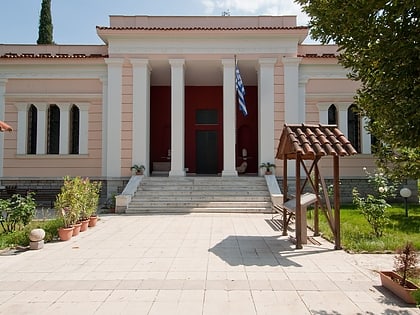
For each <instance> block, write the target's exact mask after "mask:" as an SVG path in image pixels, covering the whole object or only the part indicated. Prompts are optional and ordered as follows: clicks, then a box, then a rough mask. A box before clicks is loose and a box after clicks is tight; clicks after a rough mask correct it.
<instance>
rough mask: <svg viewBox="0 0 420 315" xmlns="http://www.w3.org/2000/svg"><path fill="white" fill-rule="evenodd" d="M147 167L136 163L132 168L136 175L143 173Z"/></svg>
mask: <svg viewBox="0 0 420 315" xmlns="http://www.w3.org/2000/svg"><path fill="white" fill-rule="evenodd" d="M145 169H146V168H145V167H144V165H137V164H134V165H133V166H132V167H131V170H132V171H134V172H135V174H136V175H143V173H144V170H145Z"/></svg>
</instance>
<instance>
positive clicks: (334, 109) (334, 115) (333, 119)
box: [328, 104, 338, 125]
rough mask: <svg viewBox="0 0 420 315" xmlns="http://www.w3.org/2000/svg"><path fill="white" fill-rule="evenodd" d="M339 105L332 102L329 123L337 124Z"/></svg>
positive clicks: (329, 109) (329, 108)
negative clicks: (336, 105)
mask: <svg viewBox="0 0 420 315" xmlns="http://www.w3.org/2000/svg"><path fill="white" fill-rule="evenodd" d="M337 124H338V121H337V107H335V105H334V104H331V106H330V107H328V125H337Z"/></svg>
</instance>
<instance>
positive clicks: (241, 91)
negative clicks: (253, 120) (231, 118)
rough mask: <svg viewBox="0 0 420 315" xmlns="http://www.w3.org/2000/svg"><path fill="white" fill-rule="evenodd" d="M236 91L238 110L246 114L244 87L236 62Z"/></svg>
mask: <svg viewBox="0 0 420 315" xmlns="http://www.w3.org/2000/svg"><path fill="white" fill-rule="evenodd" d="M235 73H236V80H235V81H236V92H237V93H238V102H239V110H240V111H241V112H242V114H243V115H244V116H246V115H248V111H247V110H246V106H245V87H244V83H243V82H242V78H241V74H240V72H239V68H238V64H236V70H235Z"/></svg>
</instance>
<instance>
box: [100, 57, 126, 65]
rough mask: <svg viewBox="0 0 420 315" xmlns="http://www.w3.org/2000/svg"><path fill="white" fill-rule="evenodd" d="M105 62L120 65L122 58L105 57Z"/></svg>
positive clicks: (122, 61)
mask: <svg viewBox="0 0 420 315" xmlns="http://www.w3.org/2000/svg"><path fill="white" fill-rule="evenodd" d="M105 63H106V64H107V65H108V66H122V64H123V63H124V58H105Z"/></svg>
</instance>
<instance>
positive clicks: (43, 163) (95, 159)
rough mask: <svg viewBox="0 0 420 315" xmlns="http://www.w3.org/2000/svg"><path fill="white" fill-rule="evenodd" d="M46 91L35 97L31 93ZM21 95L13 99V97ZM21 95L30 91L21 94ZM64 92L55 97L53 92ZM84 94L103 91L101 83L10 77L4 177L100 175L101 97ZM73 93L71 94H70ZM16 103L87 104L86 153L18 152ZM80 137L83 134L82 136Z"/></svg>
mask: <svg viewBox="0 0 420 315" xmlns="http://www.w3.org/2000/svg"><path fill="white" fill-rule="evenodd" d="M31 93H33V94H41V95H42V94H45V97H42V98H39V96H38V97H37V98H36V99H34V98H32V97H31V96H30V94H31ZM10 94H13V95H20V96H19V100H18V101H16V100H15V99H14V98H13V96H11V97H8V96H7V95H10ZM23 94H29V95H28V96H27V97H22V96H21V95H23ZM58 94H62V95H66V96H61V97H60V98H56V97H54V96H53V95H58ZM83 94H95V95H101V94H102V84H101V82H100V81H99V80H94V79H85V80H80V79H73V80H72V79H10V80H8V82H7V84H6V110H5V113H6V114H5V120H6V121H7V122H8V123H9V124H10V125H11V126H13V129H14V131H13V132H11V133H5V135H4V137H5V145H4V173H3V176H5V177H63V176H65V175H71V176H77V175H80V176H101V163H102V99H101V97H97V98H92V97H87V98H85V99H84V98H83V96H82V95H83ZM72 95H74V97H73V96H72ZM15 103H27V104H31V103H47V104H56V103H74V104H77V103H90V106H89V134H88V135H87V137H88V144H89V153H88V155H64V156H59V155H50V154H48V155H47V154H46V155H17V154H16V152H17V148H16V145H17V131H16V130H17V126H18V122H17V108H16V106H15ZM81 137H83V135H81Z"/></svg>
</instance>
